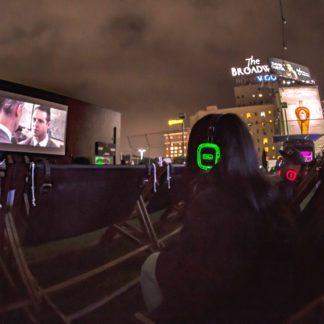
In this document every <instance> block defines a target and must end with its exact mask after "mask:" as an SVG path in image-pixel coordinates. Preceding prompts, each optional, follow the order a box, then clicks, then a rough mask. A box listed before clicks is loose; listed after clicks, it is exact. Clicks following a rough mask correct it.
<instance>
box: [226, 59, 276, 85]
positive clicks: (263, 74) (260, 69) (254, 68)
mask: <svg viewBox="0 0 324 324" xmlns="http://www.w3.org/2000/svg"><path fill="white" fill-rule="evenodd" d="M245 61H246V62H247V63H246V66H244V67H232V68H231V74H232V76H233V77H235V78H237V77H250V76H255V75H256V77H255V81H256V82H275V81H277V76H276V75H274V74H271V73H270V67H269V66H268V65H267V64H261V63H260V59H254V57H253V55H251V56H250V57H248V58H246V59H245Z"/></svg>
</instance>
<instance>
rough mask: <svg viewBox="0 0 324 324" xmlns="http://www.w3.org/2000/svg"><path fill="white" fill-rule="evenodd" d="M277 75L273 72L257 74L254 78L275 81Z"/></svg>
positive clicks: (262, 80)
mask: <svg viewBox="0 0 324 324" xmlns="http://www.w3.org/2000/svg"><path fill="white" fill-rule="evenodd" d="M277 79H278V78H277V76H276V75H274V74H264V75H257V76H256V80H257V81H258V82H275V81H277Z"/></svg>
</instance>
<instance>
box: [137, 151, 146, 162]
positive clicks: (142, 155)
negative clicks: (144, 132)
mask: <svg viewBox="0 0 324 324" xmlns="http://www.w3.org/2000/svg"><path fill="white" fill-rule="evenodd" d="M138 152H139V153H140V157H141V160H143V157H144V153H145V152H146V149H141V148H140V149H138Z"/></svg>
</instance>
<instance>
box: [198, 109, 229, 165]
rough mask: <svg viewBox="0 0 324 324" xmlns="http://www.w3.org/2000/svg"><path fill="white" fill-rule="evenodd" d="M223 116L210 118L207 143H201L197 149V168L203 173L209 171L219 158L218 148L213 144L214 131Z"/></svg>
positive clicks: (219, 151)
mask: <svg viewBox="0 0 324 324" xmlns="http://www.w3.org/2000/svg"><path fill="white" fill-rule="evenodd" d="M222 116H223V115H221V114H218V115H214V116H213V117H212V118H211V121H210V125H209V127H208V134H207V136H208V137H207V142H203V143H201V144H199V145H198V147H197V164H198V167H199V168H200V169H202V170H204V171H210V170H211V169H212V168H213V167H214V166H215V165H217V163H218V162H219V159H220V158H221V150H220V148H219V146H218V145H217V144H216V143H214V136H215V129H216V126H217V124H218V122H219V120H220V119H221V117H222Z"/></svg>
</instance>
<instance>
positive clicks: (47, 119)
mask: <svg viewBox="0 0 324 324" xmlns="http://www.w3.org/2000/svg"><path fill="white" fill-rule="evenodd" d="M50 126H51V110H50V107H47V106H37V107H36V108H35V110H34V112H33V124H32V133H33V135H32V136H31V137H29V138H27V139H26V140H24V141H21V142H19V144H23V145H32V146H42V147H56V148H57V147H58V145H57V144H56V143H55V142H54V141H53V140H52V139H51V138H50V137H49V135H48V131H49V128H50Z"/></svg>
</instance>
